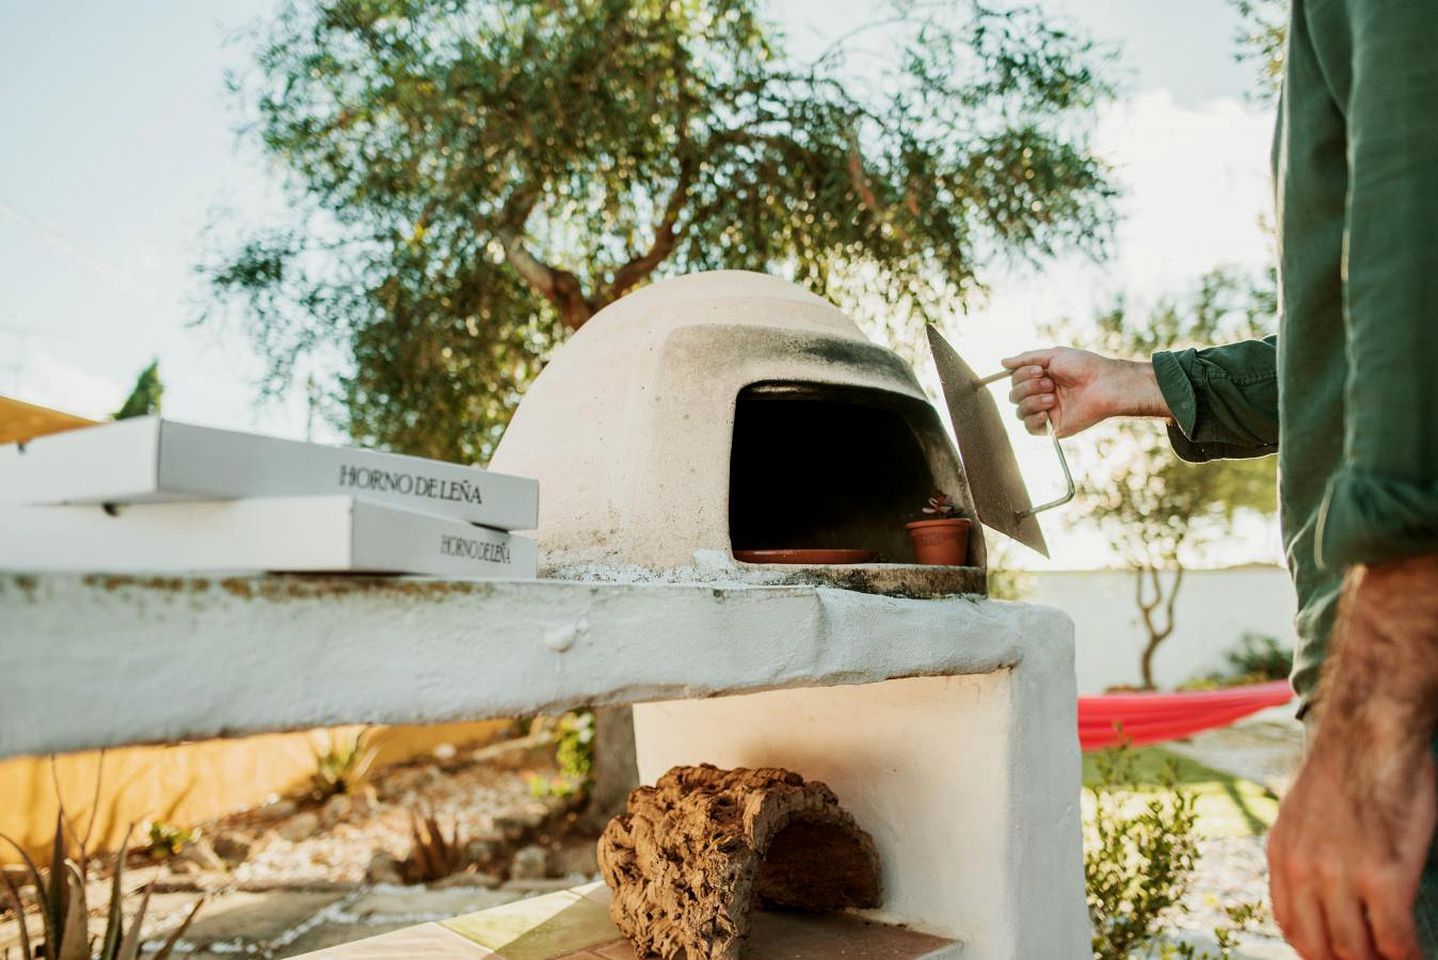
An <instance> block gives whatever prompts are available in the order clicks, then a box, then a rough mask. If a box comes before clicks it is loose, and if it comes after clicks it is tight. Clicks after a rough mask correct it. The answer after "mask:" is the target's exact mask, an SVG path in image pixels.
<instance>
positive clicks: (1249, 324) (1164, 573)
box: [1059, 270, 1278, 688]
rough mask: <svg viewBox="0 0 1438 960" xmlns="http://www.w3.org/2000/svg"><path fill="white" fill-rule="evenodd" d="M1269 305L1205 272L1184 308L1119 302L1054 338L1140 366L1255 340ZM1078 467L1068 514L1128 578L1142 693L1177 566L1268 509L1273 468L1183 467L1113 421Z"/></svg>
mask: <svg viewBox="0 0 1438 960" xmlns="http://www.w3.org/2000/svg"><path fill="white" fill-rule="evenodd" d="M1276 300H1277V293H1276V283H1275V280H1274V278H1273V276H1272V275H1271V273H1270V274H1269V275H1268V276H1266V277H1265V278H1263V279H1262V280H1261V281H1254V280H1252V279H1250V278H1247V277H1244V276H1241V275H1239V274H1237V273H1234V272H1232V271H1228V270H1215V271H1213V272H1211V273H1208V274H1206V275H1205V276H1204V277H1203V278H1202V279H1201V281H1200V282H1199V285H1198V288H1197V290H1196V291H1195V292H1194V293H1193V295H1192V296H1191V297H1189V298H1187V299H1185V300H1181V301H1180V300H1174V299H1167V300H1163V301H1161V302H1159V303H1158V304H1157V305H1156V306H1155V307H1154V308H1153V309H1152V310H1150V311H1149V312H1148V313H1147V314H1146V315H1143V316H1138V315H1135V313H1134V312H1133V311H1131V310H1129V308H1128V306H1127V304H1125V303H1124V302H1122V301H1120V302H1119V303H1117V304H1116V305H1115V306H1114V307H1113V308H1112V309H1110V310H1108V311H1107V312H1105V313H1104V314H1102V315H1101V316H1099V317H1098V318H1097V321H1096V324H1095V326H1094V328H1092V329H1091V330H1089V331H1086V332H1073V331H1069V330H1065V331H1063V332H1061V333H1059V337H1060V338H1061V339H1060V342H1069V343H1073V344H1075V345H1076V346H1085V347H1088V348H1090V349H1093V350H1096V351H1098V352H1100V353H1105V354H1108V355H1110V356H1121V357H1132V358H1142V359H1145V360H1146V359H1148V358H1149V357H1151V356H1152V355H1153V354H1154V353H1155V352H1156V351H1159V350H1171V349H1177V348H1183V347H1189V346H1211V345H1213V344H1216V343H1224V342H1227V341H1231V340H1241V339H1246V338H1251V337H1260V336H1264V335H1266V334H1267V333H1268V332H1269V330H1270V328H1271V324H1272V322H1273V317H1274V314H1275V312H1276V309H1277V304H1276ZM1083 463H1084V466H1083V469H1082V470H1081V471H1080V472H1081V474H1082V475H1083V477H1084V479H1083V481H1082V482H1081V483H1080V485H1079V491H1078V504H1079V506H1080V507H1081V508H1082V512H1081V513H1079V514H1076V516H1080V517H1082V518H1083V520H1087V521H1092V522H1093V523H1095V524H1096V525H1097V526H1098V528H1099V529H1100V530H1101V531H1102V532H1103V534H1104V536H1105V538H1106V540H1107V541H1108V542H1109V543H1110V544H1112V546H1113V549H1114V550H1115V551H1116V552H1117V553H1118V555H1119V556H1120V557H1121V558H1122V559H1123V560H1124V561H1125V562H1126V563H1127V564H1128V565H1129V567H1130V568H1131V569H1132V570H1133V571H1134V584H1135V602H1136V604H1137V605H1138V608H1139V612H1140V614H1141V615H1142V618H1143V622H1144V625H1145V627H1146V629H1147V630H1148V633H1149V641H1148V643H1147V644H1146V645H1145V648H1144V651H1143V654H1142V659H1141V664H1140V666H1141V671H1142V675H1143V682H1144V685H1145V686H1147V687H1150V688H1151V687H1153V685H1154V682H1153V657H1154V654H1155V653H1156V652H1157V649H1158V647H1159V644H1161V643H1162V642H1163V641H1164V640H1165V639H1167V637H1168V636H1169V635H1170V634H1172V632H1173V628H1174V620H1173V613H1174V604H1175V602H1176V600H1177V597H1178V593H1179V588H1180V587H1181V586H1182V583H1183V573H1184V568H1185V567H1186V566H1188V565H1189V564H1191V563H1192V562H1194V561H1195V560H1197V559H1199V558H1200V557H1201V556H1202V555H1203V553H1204V551H1205V550H1206V549H1207V548H1208V547H1210V546H1211V545H1212V544H1213V543H1214V542H1216V541H1218V540H1221V539H1222V538H1224V537H1226V536H1228V535H1229V534H1230V532H1231V530H1232V525H1233V522H1234V520H1235V518H1236V516H1237V515H1239V514H1240V513H1244V512H1248V513H1251V514H1256V515H1265V516H1266V515H1271V514H1272V513H1274V511H1276V510H1277V508H1278V501H1277V490H1278V475H1277V461H1276V460H1275V459H1274V458H1272V457H1263V458H1258V459H1248V460H1215V461H1211V462H1209V463H1201V464H1191V463H1184V462H1183V461H1181V460H1179V459H1178V457H1177V456H1175V455H1174V452H1173V449H1172V447H1171V445H1170V444H1169V441H1168V438H1167V436H1166V434H1165V431H1164V428H1163V427H1162V426H1161V425H1160V424H1158V423H1156V422H1154V421H1150V420H1116V421H1111V422H1110V423H1109V424H1107V425H1106V426H1105V427H1104V428H1103V429H1101V430H1096V431H1095V432H1094V438H1093V440H1092V443H1091V446H1090V448H1089V449H1088V451H1087V455H1086V456H1085V457H1084V460H1083Z"/></svg>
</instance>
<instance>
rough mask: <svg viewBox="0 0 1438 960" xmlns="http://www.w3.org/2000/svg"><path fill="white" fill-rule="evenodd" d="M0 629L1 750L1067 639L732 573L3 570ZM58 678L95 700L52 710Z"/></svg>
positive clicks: (835, 673)
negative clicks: (2, 648) (13, 657)
mask: <svg viewBox="0 0 1438 960" xmlns="http://www.w3.org/2000/svg"><path fill="white" fill-rule="evenodd" d="M0 622H3V623H5V625H6V626H7V628H9V629H10V630H11V631H13V632H14V633H15V635H16V636H25V637H28V638H30V639H31V641H32V642H31V645H30V648H29V651H30V652H29V655H27V656H25V657H23V658H21V659H19V660H18V661H16V662H15V663H14V664H11V665H9V669H6V670H4V671H0V757H5V756H13V755H16V754H46V753H55V752H64V751H69V750H83V749H94V748H98V747H112V746H119V745H122V744H130V743H145V742H160V741H174V740H184V739H200V738H204V737H213V736H240V735H243V734H249V733H259V732H264V731H274V730H289V729H305V728H310V727H318V726H331V725H334V724H339V723H350V722H357V721H362V722H371V723H439V722H445V721H450V720H460V719H478V718H483V717H507V716H517V715H523V714H532V713H557V712H559V711H562V710H565V709H568V708H571V707H575V706H579V705H583V704H590V705H598V704H604V703H632V702H640V701H649V700H662V699H676V698H690V697H709V696H715V695H720V694H730V693H741V692H747V691H753V690H765V689H775V688H783V687H805V686H827V685H834V684H862V683H872V682H875V681H879V680H884V679H888V678H892V677H906V676H940V675H955V674H979V673H990V672H993V671H995V670H1000V669H1004V668H1007V667H1013V666H1016V665H1017V664H1018V663H1019V662H1020V661H1022V660H1023V658H1024V657H1025V656H1026V654H1027V653H1028V651H1030V650H1032V649H1035V648H1052V647H1062V648H1063V649H1064V650H1065V651H1067V650H1068V649H1069V647H1070V646H1071V644H1072V624H1071V623H1070V622H1069V620H1068V618H1067V617H1066V616H1064V615H1063V614H1062V613H1060V612H1059V611H1057V610H1052V609H1048V608H1044V607H1034V606H1028V605H1025V604H1012V603H1001V602H980V601H977V600H975V599H973V598H965V597H951V598H946V599H935V600H908V599H900V598H895V597H886V596H878V595H874V594H867V593H858V592H854V591H850V590H840V589H834V588H827V587H812V586H753V585H748V584H742V583H725V582H714V583H709V584H694V583H649V582H640V583H577V582H564V581H545V580H538V581H439V580H429V579H423V578H411V577H303V576H264V577H253V576H250V577H194V576H177V577H148V578H145V577H122V576H105V575H90V576H86V575H70V574H55V575H44V576H33V575H26V574H23V573H0ZM257 638H258V639H257ZM280 638H283V642H280ZM267 639H274V640H275V642H266V640H267ZM336 650H343V651H344V652H345V655H344V656H343V657H336V656H335V655H334V652H335V651H336ZM156 664H169V665H172V666H173V667H174V670H168V669H156ZM176 670H178V671H181V672H183V674H184V678H183V679H184V682H183V683H179V682H176V681H177V678H178V674H177V673H176V672H175V671H176ZM61 687H63V692H64V693H65V695H66V697H68V698H70V699H72V700H73V701H74V702H76V703H82V704H84V705H85V709H76V710H65V711H59V712H56V711H54V710H51V709H47V707H48V705H49V704H51V703H52V702H53V701H54V699H55V697H56V696H58V695H59V693H60V692H61Z"/></svg>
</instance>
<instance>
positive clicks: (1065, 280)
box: [0, 0, 1277, 567]
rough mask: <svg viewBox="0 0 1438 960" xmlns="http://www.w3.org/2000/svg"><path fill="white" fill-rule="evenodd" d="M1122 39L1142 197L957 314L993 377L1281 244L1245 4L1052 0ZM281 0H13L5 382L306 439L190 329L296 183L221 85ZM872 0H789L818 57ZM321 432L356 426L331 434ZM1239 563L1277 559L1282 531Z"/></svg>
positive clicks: (224, 343)
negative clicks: (1271, 218) (150, 376)
mask: <svg viewBox="0 0 1438 960" xmlns="http://www.w3.org/2000/svg"><path fill="white" fill-rule="evenodd" d="M1043 6H1044V8H1045V9H1046V10H1049V11H1052V12H1053V13H1054V14H1055V15H1057V16H1062V17H1067V18H1069V19H1070V20H1071V21H1072V22H1074V23H1076V24H1078V25H1079V26H1081V27H1082V28H1083V29H1085V30H1086V31H1087V32H1089V33H1090V34H1091V35H1092V36H1094V37H1095V38H1096V39H1098V40H1100V41H1101V42H1105V43H1110V44H1114V45H1117V46H1118V48H1119V50H1120V61H1119V78H1120V80H1121V81H1122V86H1123V93H1122V96H1121V97H1120V98H1119V99H1118V100H1117V101H1116V102H1115V103H1114V104H1112V105H1111V106H1110V107H1108V108H1106V109H1105V110H1104V112H1103V113H1102V114H1101V116H1100V118H1099V121H1098V124H1097V128H1096V132H1095V142H1094V145H1095V148H1096V151H1097V153H1098V154H1099V155H1100V156H1101V157H1103V158H1104V159H1106V160H1107V161H1108V162H1109V163H1110V164H1111V165H1112V166H1113V169H1114V171H1115V177H1116V180H1117V182H1118V184H1119V186H1120V187H1121V189H1122V191H1123V196H1122V199H1121V200H1120V202H1119V208H1118V209H1119V214H1120V216H1121V221H1120V225H1119V229H1118V234H1117V238H1116V243H1115V245H1114V249H1113V255H1112V256H1111V258H1110V259H1109V260H1108V261H1107V262H1105V263H1103V264H1093V263H1089V262H1087V261H1083V260H1079V259H1075V258H1068V259H1064V260H1061V261H1059V262H1057V263H1054V264H1050V265H1047V266H1046V267H1045V268H1044V269H1043V270H1042V271H1017V272H1006V273H998V274H991V275H990V276H989V277H988V278H987V279H988V281H989V284H990V289H991V295H990V297H989V298H988V299H987V300H986V301H985V302H983V303H980V304H977V305H975V306H974V307H973V308H972V309H971V310H970V312H969V313H968V314H967V315H965V316H961V317H956V318H955V319H954V321H953V323H951V324H950V329H952V330H954V331H956V337H955V345H956V346H957V347H958V349H959V350H960V352H962V353H963V354H964V355H965V357H966V359H968V360H969V362H970V363H971V364H972V365H973V366H975V367H976V368H980V369H987V368H990V367H992V368H994V369H997V362H998V360H999V358H1000V357H1002V356H1005V355H1008V354H1010V353H1015V352H1018V351H1020V350H1023V349H1027V348H1030V347H1034V346H1038V345H1041V344H1040V342H1039V336H1038V333H1037V325H1038V324H1041V323H1044V322H1047V321H1051V320H1054V319H1057V318H1059V317H1065V316H1070V317H1072V316H1077V317H1082V316H1087V315H1090V314H1092V313H1093V312H1095V311H1096V310H1097V309H1098V308H1100V307H1102V306H1104V305H1105V304H1107V303H1109V302H1111V300H1112V298H1113V297H1114V296H1116V295H1117V294H1119V293H1123V294H1124V295H1125V296H1127V297H1129V298H1131V299H1133V300H1135V301H1137V302H1139V303H1142V302H1144V301H1146V300H1151V299H1153V298H1155V297H1158V296H1160V295H1163V294H1166V293H1173V292H1181V291H1183V290H1184V289H1186V288H1189V287H1190V286H1191V285H1192V284H1193V283H1194V282H1195V281H1196V279H1197V278H1198V277H1199V275H1201V274H1202V273H1203V272H1205V271H1206V270H1209V269H1211V268H1213V267H1215V266H1219V265H1230V264H1232V265H1239V266H1247V267H1250V268H1258V267H1261V266H1262V265H1264V264H1265V263H1266V262H1268V260H1269V259H1270V258H1271V253H1270V241H1269V239H1268V237H1267V236H1266V235H1265V233H1264V232H1263V230H1262V229H1261V227H1260V225H1259V224H1260V218H1261V216H1262V215H1263V214H1264V213H1265V211H1266V210H1267V209H1268V205H1269V199H1270V185H1269V179H1268V153H1269V142H1270V138H1271V133H1272V126H1273V116H1272V113H1271V110H1270V108H1268V107H1266V106H1263V105H1261V104H1256V103H1253V102H1250V101H1249V99H1248V98H1247V96H1246V94H1247V93H1248V91H1249V90H1251V89H1252V86H1253V70H1252V68H1251V67H1250V66H1248V65H1244V64H1239V63H1236V62H1235V60H1234V53H1235V44H1234V35H1235V32H1236V30H1237V21H1236V17H1235V15H1234V13H1233V11H1232V8H1231V6H1230V5H1229V4H1228V3H1227V2H1225V0H1046V2H1044V4H1043ZM275 8H276V4H275V2H274V0H205V2H200V3H197V2H193V0H133V2H128V3H115V2H113V0H74V2H67V3H63V4H62V3H33V2H24V0H0V394H5V395H10V396H17V397H19V398H21V399H25V400H29V401H31V402H34V403H40V404H44V405H47V406H53V407H58V408H61V409H64V410H68V411H71V412H74V413H79V414H82V415H87V416H93V417H104V416H107V415H108V414H110V413H111V412H113V411H114V410H115V409H117V408H118V406H119V405H120V402H121V401H122V399H123V398H124V395H125V393H126V391H127V390H128V388H129V386H130V385H131V384H132V383H133V381H134V378H135V376H136V375H137V374H138V373H139V371H140V370H141V369H142V368H143V367H144V366H145V365H146V364H148V363H149V361H150V360H151V359H152V358H158V359H159V361H160V372H161V375H162V377H163V379H164V382H165V389H166V392H165V407H164V409H165V413H166V415H167V416H171V417H174V418H175V419H180V420H186V421H190V422H194V423H201V424H211V425H215V426H226V427H233V428H238V429H254V430H258V431H261V432H266V433H272V434H276V435H281V436H291V437H300V436H304V435H305V433H306V430H307V427H308V426H309V425H308V423H307V417H306V411H305V405H304V402H303V399H302V390H299V389H297V390H296V391H294V392H293V394H292V395H291V396H290V397H288V398H287V399H286V400H284V401H282V402H279V403H269V404H258V403H257V396H256V390H255V385H254V384H255V381H256V378H257V377H258V375H259V373H260V367H259V364H258V363H257V361H256V359H255V356H254V354H253V352H252V351H251V349H250V348H249V346H248V344H247V343H246V342H245V340H244V339H243V337H242V336H240V335H239V334H238V333H236V332H233V331H225V330H221V329H216V328H213V327H204V328H196V327H195V326H194V325H193V322H192V321H193V320H194V318H195V317H196V315H197V314H198V312H199V309H200V307H201V305H202V303H203V295H204V291H203V289H202V287H201V285H200V284H199V282H198V281H197V278H196V276H195V273H194V266H195V264H196V262H197V260H198V259H199V256H200V253H201V251H202V249H203V246H204V236H205V230H206V227H207V225H208V224H209V223H211V222H212V220H213V216H214V211H216V210H218V209H221V208H225V209H229V210H232V211H234V212H235V214H236V215H237V216H238V217H239V218H240V220H241V221H242V222H254V223H264V222H267V221H268V220H269V219H271V217H272V216H273V215H274V214H275V213H276V212H278V211H279V210H280V209H281V198H280V196H279V194H278V191H277V189H276V177H275V173H274V171H272V170H269V169H267V167H266V164H265V162H264V161H263V160H262V158H260V157H259V156H258V155H257V154H256V153H255V152H253V151H252V150H250V149H248V148H247V147H245V146H244V145H243V144H242V143H241V141H240V140H239V138H238V137H237V135H236V133H235V130H234V125H235V116H234V113H233V111H232V109H231V106H230V103H229V101H228V99H227V97H226V95H225V92H224V89H223V76H224V71H225V70H226V69H227V68H231V67H239V66H242V65H243V64H244V62H245V55H246V48H245V45H244V44H243V43H242V42H238V41H237V40H236V34H237V32H238V31H239V30H241V29H242V28H243V27H245V26H246V25H248V24H250V23H252V22H254V21H255V19H256V18H259V17H264V16H267V15H269V14H271V13H272V12H273V11H274V9H275ZM876 8H877V5H876V3H875V2H874V0H771V6H770V9H771V11H772V13H773V15H774V16H775V17H776V19H777V20H778V21H779V22H780V23H781V25H782V26H783V28H784V29H785V31H786V33H787V34H788V35H789V37H790V38H791V40H792V41H793V43H794V44H795V45H796V46H797V47H798V48H799V49H801V50H802V49H804V48H805V47H806V46H808V47H812V48H816V49H817V48H818V47H820V46H822V45H823V44H824V42H825V40H826V39H827V38H832V37H833V36H834V35H835V34H836V33H839V32H843V31H845V30H847V29H848V28H849V27H850V26H851V25H852V24H855V23H860V22H864V21H865V20H867V19H870V18H872V16H873V14H874V11H875V10H876ZM314 436H315V438H316V439H326V440H331V439H335V440H337V439H338V435H336V434H335V433H334V432H333V431H332V430H331V429H329V428H328V427H326V426H324V425H322V424H321V425H314ZM1015 445H1016V447H1017V448H1018V452H1019V458H1020V462H1021V464H1022V466H1023V468H1024V471H1025V474H1026V475H1027V476H1028V477H1029V480H1030V484H1031V487H1032V489H1033V491H1034V496H1035V499H1046V498H1047V495H1048V493H1049V492H1050V491H1051V489H1052V488H1053V486H1054V485H1056V484H1057V482H1058V479H1057V478H1058V471H1057V467H1056V465H1055V464H1054V463H1053V460H1052V453H1051V452H1049V451H1048V449H1047V448H1046V447H1045V446H1044V445H1043V444H1042V443H1040V442H1038V441H1035V440H1033V439H1031V438H1028V437H1024V436H1022V435H1020V434H1019V433H1018V432H1017V431H1015ZM1048 526H1049V536H1050V540H1051V542H1052V543H1053V544H1054V547H1055V550H1054V553H1055V556H1054V565H1055V566H1062V567H1073V566H1090V565H1093V559H1092V558H1093V557H1094V556H1095V551H1096V550H1097V551H1099V552H1102V550H1101V545H1100V544H1098V543H1097V542H1096V541H1095V539H1094V538H1093V536H1092V535H1091V534H1084V533H1083V532H1081V531H1080V532H1069V531H1064V530H1063V529H1062V528H1061V526H1060V525H1057V524H1048ZM1248 534H1249V535H1247V536H1245V537H1242V538H1240V542H1241V543H1242V544H1243V546H1242V547H1240V548H1235V550H1233V551H1230V552H1229V553H1228V554H1227V555H1226V556H1225V557H1224V558H1223V559H1225V560H1227V561H1243V560H1253V559H1262V560H1273V559H1274V558H1275V557H1276V549H1277V547H1276V538H1275V535H1274V533H1273V530H1272V525H1271V524H1259V525H1255V526H1254V528H1253V530H1251V531H1249V532H1248Z"/></svg>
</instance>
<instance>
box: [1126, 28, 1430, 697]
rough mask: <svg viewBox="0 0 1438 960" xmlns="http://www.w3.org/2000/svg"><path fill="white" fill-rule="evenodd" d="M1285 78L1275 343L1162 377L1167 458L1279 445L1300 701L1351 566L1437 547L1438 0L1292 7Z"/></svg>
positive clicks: (1173, 359) (1221, 353) (1229, 349)
mask: <svg viewBox="0 0 1438 960" xmlns="http://www.w3.org/2000/svg"><path fill="white" fill-rule="evenodd" d="M1286 71H1287V73H1286V76H1285V78H1284V85H1283V101H1282V105H1281V108H1280V113H1279V123H1278V131H1277V138H1276V142H1275V144H1274V167H1275V176H1276V181H1277V196H1278V229H1279V248H1280V249H1279V277H1280V290H1281V296H1282V301H1281V302H1282V315H1281V317H1280V320H1279V333H1278V337H1277V338H1276V339H1275V338H1272V337H1270V338H1267V339H1265V340H1254V341H1247V342H1244V343H1236V344H1230V345H1227V346H1221V347H1214V348H1211V349H1206V350H1184V351H1178V352H1167V353H1160V354H1157V355H1156V356H1155V357H1154V369H1155V371H1156V373H1157V375H1158V381H1159V386H1160V389H1162V391H1163V393H1164V396H1165V398H1166V399H1167V400H1168V403H1169V406H1170V408H1171V409H1172V411H1173V414H1174V423H1173V426H1172V428H1171V429H1170V431H1169V433H1170V437H1171V438H1172V441H1173V445H1174V448H1175V450H1176V451H1177V453H1178V455H1179V456H1181V457H1183V458H1184V459H1186V460H1193V461H1202V460H1211V459H1216V458H1224V457H1252V456H1263V455H1266V454H1270V453H1273V452H1274V450H1275V449H1276V450H1277V451H1278V462H1279V509H1280V516H1281V519H1282V525H1283V541H1284V547H1285V551H1286V554H1287V560H1288V564H1289V568H1290V570H1291V571H1292V573H1293V578H1294V583H1295V586H1296V587H1297V590H1298V601H1299V612H1298V622H1297V626H1298V634H1299V647H1298V650H1297V652H1296V656H1295V662H1294V677H1293V682H1294V687H1295V689H1296V690H1297V691H1298V694H1299V696H1300V697H1301V698H1303V699H1304V700H1305V701H1307V699H1308V697H1309V696H1310V695H1311V694H1312V692H1313V689H1314V686H1315V684H1316V683H1317V680H1318V671H1319V667H1320V666H1321V664H1322V661H1323V656H1324V652H1325V650H1326V647H1327V642H1328V634H1329V631H1330V630H1331V628H1332V625H1333V617H1334V613H1335V610H1336V606H1337V601H1338V591H1339V585H1340V583H1341V580H1342V578H1343V573H1344V570H1345V569H1346V568H1347V567H1349V566H1352V565H1354V564H1360V563H1375V562H1381V561H1384V560H1392V559H1397V558H1400V557H1405V556H1413V555H1417V554H1423V553H1433V552H1438V4H1434V3H1433V2H1431V0H1294V2H1293V12H1292V19H1291V21H1290V24H1289V34H1288V55H1287V64H1286Z"/></svg>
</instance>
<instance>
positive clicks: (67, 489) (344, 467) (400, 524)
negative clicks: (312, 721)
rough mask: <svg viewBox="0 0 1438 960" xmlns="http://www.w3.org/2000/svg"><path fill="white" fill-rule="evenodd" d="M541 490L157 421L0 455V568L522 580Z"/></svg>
mask: <svg viewBox="0 0 1438 960" xmlns="http://www.w3.org/2000/svg"><path fill="white" fill-rule="evenodd" d="M538 520H539V484H538V483H537V482H536V481H534V480H529V479H524V478H522V477H512V476H506V475H504V474H498V473H492V472H490V471H487V470H481V469H479V468H477V467H468V466H462V465H460V464H454V463H445V462H443V461H439V460H428V459H424V458H421V457H407V456H401V455H398V454H392V453H381V452H378V451H374V450H356V449H348V448H344V447H331V446H325V445H322V444H316V443H301V442H298V441H294V440H281V439H277V438H274V437H265V436H258V435H255V434H250V433H238V432H235V431H231V430H216V429H213V428H210V427H197V426H192V425H190V424H184V423H176V422H174V421H171V420H162V419H159V418H157V417H143V418H137V419H133V420H122V421H118V422H116V423H107V424H103V425H99V426H95V427H88V428H84V429H80V430H71V431H67V432H65V433H57V434H51V435H48V436H44V437H38V438H36V439H34V440H32V441H30V442H29V443H24V444H10V445H8V446H0V569H9V570H35V571H40V570H73V571H113V572H122V573H156V572H176V571H206V572H222V571H223V572H229V571H256V570H259V571H284V572H304V573H324V572H356V573H406V574H426V575H430V576H442V577H534V576H535V575H536V572H537V569H538V563H539V559H538V548H537V547H536V544H535V542H534V541H533V540H532V539H529V538H527V537H523V536H517V535H515V534H514V533H513V532H512V531H516V530H532V529H534V528H535V527H536V526H537V525H538Z"/></svg>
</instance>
